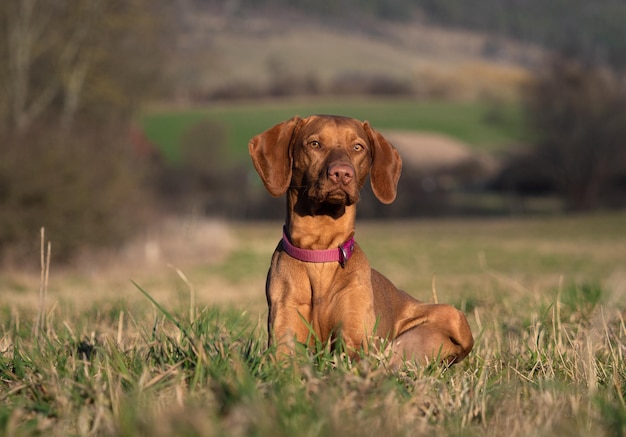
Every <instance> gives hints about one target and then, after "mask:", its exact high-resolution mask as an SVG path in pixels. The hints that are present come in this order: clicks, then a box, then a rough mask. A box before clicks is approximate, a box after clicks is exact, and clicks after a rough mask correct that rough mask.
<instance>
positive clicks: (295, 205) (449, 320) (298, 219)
mask: <svg viewBox="0 0 626 437" xmlns="http://www.w3.org/2000/svg"><path fill="white" fill-rule="evenodd" d="M248 149H249V152H250V156H251V158H252V163H253V164H254V167H255V169H256V171H257V172H258V174H259V176H260V177H261V180H262V181H263V184H264V186H265V188H266V189H267V191H268V192H269V193H270V194H271V195H272V196H274V197H279V196H282V195H285V194H286V199H287V217H286V221H285V225H284V228H283V238H282V239H281V240H280V242H279V243H278V246H277V247H276V250H275V251H274V254H273V256H272V260H271V265H270V268H269V272H268V275H267V282H266V297H267V302H268V307H269V313H268V334H269V346H270V347H272V346H275V348H276V353H277V355H279V356H292V355H293V353H294V350H295V347H296V344H297V343H300V344H304V345H306V346H311V345H313V344H314V343H315V342H316V341H319V342H322V343H323V344H327V342H330V343H331V344H335V342H336V341H337V340H338V339H341V340H342V341H343V344H344V345H345V348H346V350H347V351H348V353H349V354H350V355H352V356H358V355H359V354H361V353H368V350H369V349H370V348H371V347H372V346H371V345H372V344H377V343H376V341H377V340H378V343H379V344H387V345H389V346H390V347H391V350H392V356H391V361H395V362H401V360H414V361H417V362H419V363H427V362H432V361H433V360H437V361H439V362H445V363H457V362H459V361H461V360H462V359H463V358H465V357H466V356H467V355H468V354H469V352H470V351H471V350H472V347H473V344H474V340H473V337H472V332H471V330H470V327H469V325H468V323H467V320H466V318H465V315H464V314H463V313H462V312H460V311H459V310H457V309H456V308H454V307H453V306H450V305H443V304H431V303H424V302H420V301H418V300H416V299H414V298H413V297H411V296H410V295H409V294H407V293H405V292H404V291H401V290H398V289H397V288H396V287H395V286H394V285H393V284H392V283H391V282H390V281H389V280H388V279H387V278H386V277H385V276H383V275H382V274H380V273H379V272H377V271H376V270H374V269H372V268H371V267H370V264H369V262H368V260H367V258H366V257H365V254H364V253H363V251H362V250H361V248H360V247H359V245H358V244H357V243H356V241H355V240H354V230H355V218H356V205H357V203H358V201H359V199H360V191H361V189H362V188H363V186H364V184H365V183H366V180H367V176H368V175H369V178H370V183H371V187H372V191H373V193H374V195H375V196H376V198H377V199H378V200H380V201H381V202H382V203H384V204H389V203H391V202H393V201H394V200H395V198H396V193H397V184H398V180H399V178H400V173H401V170H402V160H401V158H400V155H399V153H398V151H397V150H396V149H395V148H394V147H393V145H392V144H391V143H389V142H388V141H387V140H386V139H385V138H384V137H383V136H382V135H381V134H380V133H379V132H377V131H376V130H374V129H373V128H372V127H371V126H370V125H369V123H368V122H361V121H359V120H356V119H353V118H348V117H343V116H335V115H313V116H309V117H306V118H300V117H298V116H296V117H293V118H291V119H290V120H287V121H284V122H282V123H279V124H277V125H275V126H273V127H271V128H269V129H268V130H266V131H265V132H263V133H261V134H259V135H256V136H255V137H253V138H252V139H251V140H250V142H249V144H248ZM382 339H384V341H382ZM372 340H374V341H372Z"/></svg>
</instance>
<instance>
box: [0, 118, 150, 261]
mask: <svg viewBox="0 0 626 437" xmlns="http://www.w3.org/2000/svg"><path fill="white" fill-rule="evenodd" d="M79 125H80V127H77V128H74V129H71V130H64V129H58V128H55V127H53V125H48V126H43V125H39V127H38V128H37V129H31V130H29V131H28V132H25V133H23V134H17V133H14V134H5V135H4V138H2V139H1V141H0V155H1V156H2V158H3V159H2V161H0V211H2V214H0V257H3V258H4V260H5V261H10V260H13V261H14V262H20V261H22V260H23V258H24V257H25V256H28V257H29V258H30V259H32V251H37V250H38V247H39V242H38V233H39V229H40V228H41V227H42V226H43V227H45V228H46V235H47V236H48V239H49V240H51V241H52V242H53V251H52V254H53V256H55V257H56V258H57V259H61V260H69V259H70V258H71V257H72V255H74V254H76V252H77V251H78V250H79V249H81V248H83V247H94V246H112V245H116V244H119V243H120V242H121V241H122V239H123V238H124V237H126V236H128V235H129V233H130V232H132V231H133V229H134V228H135V226H136V225H137V224H138V223H140V218H141V217H142V216H143V215H144V214H146V205H147V204H148V197H149V196H147V195H146V192H145V191H143V190H142V184H141V182H142V176H143V172H142V171H141V170H140V167H141V166H139V165H136V164H138V162H136V161H134V160H133V156H132V154H133V152H132V149H131V147H130V145H129V143H128V135H127V130H126V129H124V128H123V125H122V126H120V125H118V124H110V125H104V126H103V125H99V126H91V125H86V124H84V123H83V124H80V123H77V126H79ZM35 259H37V258H35Z"/></svg>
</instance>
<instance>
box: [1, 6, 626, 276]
mask: <svg viewBox="0 0 626 437" xmlns="http://www.w3.org/2000/svg"><path fill="white" fill-rule="evenodd" d="M624 23H626V3H624V2H622V1H619V0H596V1H593V2H589V1H582V0H567V1H565V0H554V1H550V2H546V1H540V0H525V1H519V0H475V1H473V2H467V1H464V0H445V1H442V0H393V1H388V0H341V1H338V2H330V1H328V2H320V1H309V0H297V1H293V0H290V1H287V0H222V1H217V0H176V1H169V0H168V1H166V0H131V1H127V0H112V1H100V0H66V1H63V2H50V1H40V0H8V1H3V2H2V3H1V4H0V35H3V36H2V38H0V265H2V266H5V267H6V266H20V265H23V263H24V262H26V261H25V260H31V261H33V260H34V261H35V263H36V262H37V261H38V255H37V254H38V251H39V242H38V235H39V229H40V228H41V227H42V226H44V227H45V228H46V233H47V238H48V239H50V240H52V241H54V251H53V257H54V259H56V260H58V261H60V262H71V261H72V260H75V259H76V258H77V257H79V256H81V255H82V254H84V253H85V252H86V251H92V250H100V249H107V250H114V251H115V250H120V248H122V247H123V246H124V245H125V244H126V243H127V242H128V241H130V240H133V239H137V238H138V236H145V235H147V234H148V233H150V232H151V229H154V228H155V226H158V224H159V223H165V222H167V221H169V220H172V218H181V217H182V218H189V217H194V218H197V219H200V220H201V219H203V218H211V219H215V218H219V219H227V220H238V221H239V220H241V221H243V220H266V219H272V220H274V219H275V220H280V219H281V218H282V216H283V214H284V206H283V202H284V200H283V199H272V198H271V197H270V196H269V194H267V193H266V192H265V191H264V189H263V187H262V185H261V183H260V180H259V179H258V176H257V175H256V173H255V172H254V169H253V168H252V166H251V163H250V160H249V157H248V155H247V142H248V139H249V138H250V137H252V136H253V135H255V134H257V133H260V132H261V131H263V130H265V129H267V128H269V127H271V126H272V125H274V124H276V123H278V122H280V121H282V120H284V119H287V118H290V117H291V116H293V115H296V114H297V115H301V116H306V115H309V114H313V113H336V114H341V115H346V116H352V117H356V118H359V119H362V120H369V121H370V122H371V123H372V125H373V126H374V127H375V128H376V129H377V130H379V131H380V132H381V133H383V135H385V136H386V137H387V138H388V139H389V140H390V141H391V142H392V143H394V144H395V145H396V147H397V148H398V149H399V150H400V153H401V155H402V157H403V159H404V170H403V175H402V178H401V181H400V187H399V195H398V199H397V201H396V202H395V203H394V204H392V205H390V206H383V205H380V204H379V203H377V201H376V200H375V199H374V198H373V196H372V195H371V193H365V195H364V197H363V200H362V204H361V207H360V211H359V214H360V218H361V219H363V220H366V219H377V218H382V217H385V218H394V217H395V218H403V219H406V218H418V217H449V216H454V217H469V216H471V217H508V216H525V215H532V216H536V215H560V214H569V213H574V212H577V213H578V212H581V211H597V210H620V209H622V210H623V208H624V207H625V206H626V144H625V143H626V81H625V76H624V71H625V70H624V68H625V66H626V26H624V25H623V24H624ZM211 229H212V231H211V232H219V229H221V228H219V227H218V228H217V229H218V230H217V231H216V230H215V228H211ZM148 240H149V239H148ZM148 242H149V241H148ZM151 247H152V246H150V245H149V244H147V243H146V246H145V255H146V256H149V255H150V253H152V252H151V249H150V248H151Z"/></svg>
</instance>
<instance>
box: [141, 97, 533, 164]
mask: <svg viewBox="0 0 626 437" xmlns="http://www.w3.org/2000/svg"><path fill="white" fill-rule="evenodd" d="M310 114H337V115H345V116H349V117H354V118H358V119H361V120H368V121H369V122H370V123H371V124H372V126H374V127H375V128H376V129H379V130H382V131H385V130H406V131H427V132H437V133H443V134H446V135H449V136H451V137H454V138H456V139H457V140H460V141H463V142H465V143H467V144H469V145H472V146H475V147H476V148H478V149H481V150H485V151H494V150H498V149H500V148H501V147H502V146H505V145H509V144H511V143H519V141H520V140H521V139H522V138H523V134H522V127H521V114H520V110H519V108H518V107H517V106H515V105H513V104H510V103H508V104H503V103H502V104H495V103H485V102H467V103H458V102H435V101H433V102H418V101H415V100H408V99H400V100H397V99H357V98H352V99H350V98H347V99H337V100H335V99H328V98H326V99H319V100H310V99H307V100H301V101H300V100H293V101H287V102H278V101H277V102H274V103H272V102H263V103H248V104H243V103H241V104H218V105H216V106H215V107H207V108H198V109H194V110H180V111H176V110H171V109H168V110H153V111H149V112H147V113H146V114H145V115H144V117H143V118H142V124H143V126H144V128H145V130H146V134H147V136H148V138H150V139H151V140H152V141H153V142H154V143H155V144H157V145H158V147H159V149H160V150H161V151H162V152H163V154H164V155H165V156H166V157H167V158H168V159H169V160H170V161H172V162H177V161H178V160H179V159H180V154H179V146H180V141H181V138H182V137H183V135H184V134H185V132H187V131H188V130H189V129H190V128H191V127H193V126H194V125H195V124H197V123H200V122H206V121H210V122H213V123H217V124H218V125H221V126H223V128H224V129H225V131H226V138H225V141H226V143H227V144H226V147H227V149H228V150H229V151H230V152H231V153H232V154H233V156H234V157H235V159H244V158H245V159H247V145H248V140H249V139H250V138H252V137H253V136H254V135H256V134H258V133H260V132H262V131H264V130H265V129H267V128H269V127H271V126H273V125H274V124H277V123H279V122H281V121H283V120H286V119H289V118H291V117H293V116H294V115H300V116H307V115H310ZM206 141H207V146H210V145H213V143H211V138H207V139H206Z"/></svg>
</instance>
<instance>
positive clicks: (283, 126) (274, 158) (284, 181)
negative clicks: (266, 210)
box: [248, 116, 302, 197]
mask: <svg viewBox="0 0 626 437" xmlns="http://www.w3.org/2000/svg"><path fill="white" fill-rule="evenodd" d="M301 121H302V119H301V118H300V117H298V116H296V117H293V118H292V119H290V120H287V121H283V122H282V123H279V124H277V125H276V126H274V127H271V128H269V129H268V130H266V131H265V132H263V133H260V134H259V135H257V136H255V137H254V138H252V139H251V140H250V142H249V143H248V151H249V152H250V156H251V157H252V163H253V164H254V168H255V169H256V171H257V172H258V173H259V176H261V180H262V181H263V185H265V188H266V189H267V191H269V193H270V194H271V195H272V196H274V197H278V196H281V195H283V194H285V192H286V191H287V188H289V184H290V183H291V166H292V160H293V151H292V147H291V143H292V138H293V137H294V134H295V133H296V131H297V129H298V127H299V126H300V122H301Z"/></svg>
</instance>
